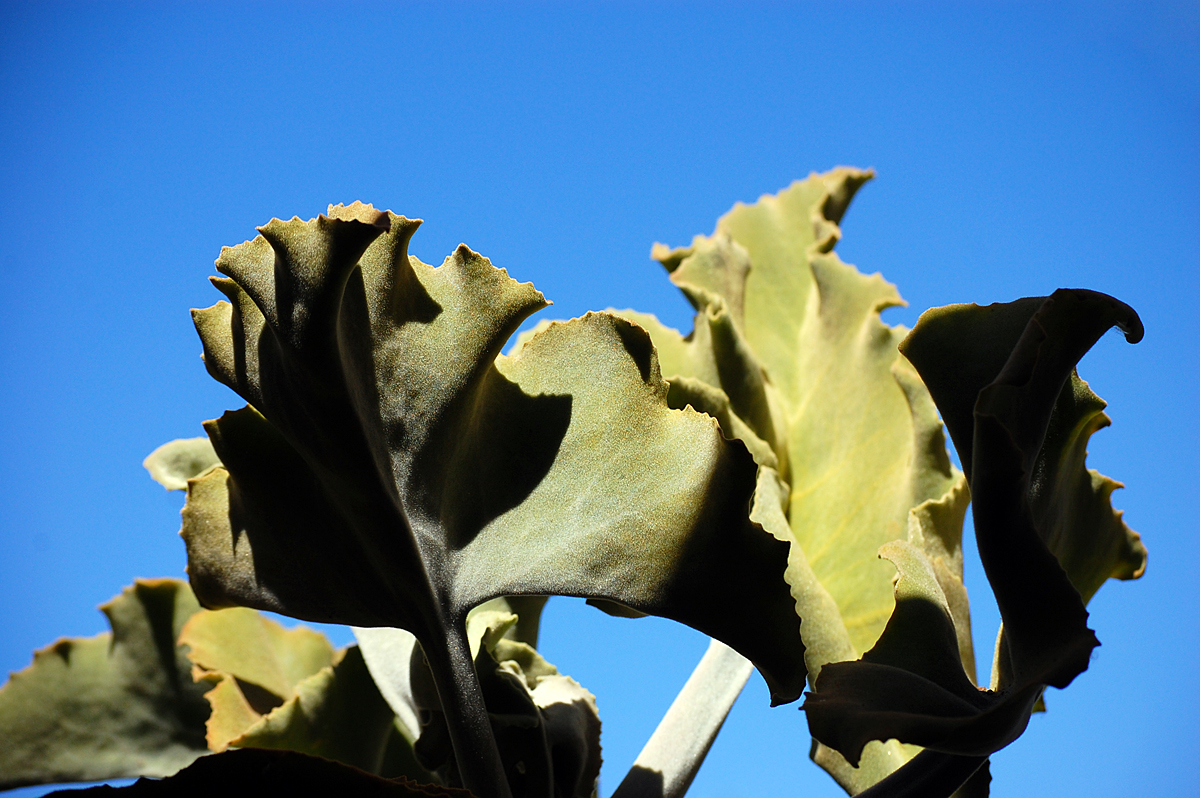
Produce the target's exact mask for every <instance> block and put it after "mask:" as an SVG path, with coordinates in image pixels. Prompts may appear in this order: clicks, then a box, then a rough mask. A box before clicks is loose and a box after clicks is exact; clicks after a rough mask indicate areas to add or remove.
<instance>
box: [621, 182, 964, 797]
mask: <svg viewBox="0 0 1200 798" xmlns="http://www.w3.org/2000/svg"><path fill="white" fill-rule="evenodd" d="M871 176H872V174H871V173H870V172H863V171H859V170H854V169H844V168H839V169H835V170H833V171H831V172H828V173H826V174H821V175H817V174H813V175H811V176H810V177H809V178H808V179H807V180H803V181H798V182H796V183H795V184H793V185H792V186H791V187H789V188H787V189H785V190H783V191H781V192H779V194H777V195H774V196H770V195H768V196H763V197H761V198H760V199H759V200H758V202H756V203H754V204H753V205H743V204H738V205H736V206H735V207H734V208H733V210H731V211H730V212H729V213H727V214H726V215H725V216H723V217H721V219H720V220H719V221H718V222H717V227H716V230H715V231H714V233H713V235H711V236H697V237H696V238H695V239H694V240H693V242H692V244H691V245H690V246H689V247H686V248H682V249H677V250H668V249H667V248H666V247H663V246H662V245H656V247H655V249H654V252H653V256H654V257H655V258H656V259H658V260H660V261H661V262H662V263H663V265H664V266H665V267H666V268H667V270H668V271H669V272H670V276H671V280H672V281H673V282H674V283H675V284H676V285H678V286H679V288H680V289H681V290H682V291H683V292H684V294H685V295H686V296H687V298H688V299H689V301H691V303H692V304H693V306H695V307H696V309H697V311H698V312H697V315H696V320H695V327H694V329H693V331H692V332H691V333H689V334H688V335H687V336H686V337H683V336H681V335H680V334H679V333H678V332H676V331H675V330H671V329H669V328H667V327H665V326H664V325H662V324H661V323H659V322H658V321H657V319H655V318H654V317H652V316H648V315H645V314H637V313H633V312H628V311H626V312H622V315H626V316H627V317H629V318H631V319H632V320H634V321H636V322H637V323H639V324H641V325H643V326H644V327H645V328H646V329H647V330H648V331H649V332H650V334H651V337H652V338H653V340H654V342H655V345H656V347H657V348H658V351H659V355H660V360H661V362H662V367H663V373H664V375H665V376H666V377H667V379H668V380H669V381H670V382H671V384H672V394H673V395H672V400H673V404H676V403H678V405H680V406H682V405H683V404H685V403H687V404H691V405H692V406H693V407H695V408H696V409H700V410H703V411H705V412H709V413H710V414H712V415H714V417H716V418H718V419H719V420H720V423H721V428H722V430H723V431H724V432H725V434H726V435H727V436H729V437H733V438H740V439H742V440H744V441H745V442H746V445H747V447H748V448H749V449H750V451H751V452H753V453H754V454H755V459H756V461H757V462H758V463H759V465H761V466H764V467H769V468H770V469H771V475H770V476H767V477H764V475H763V474H760V480H759V484H760V488H759V490H760V495H759V496H758V497H756V501H755V516H754V517H755V520H757V521H759V522H760V523H762V524H763V526H764V527H765V528H768V529H769V531H771V532H772V534H773V535H774V536H775V537H777V538H779V539H780V540H783V541H786V542H788V543H790V544H791V553H790V560H789V566H788V571H787V580H788V583H789V584H790V585H791V589H792V593H793V596H794V598H795V600H796V611H797V613H798V614H799V616H800V617H801V618H802V619H803V622H802V625H801V635H802V637H803V639H804V643H805V646H806V653H805V659H806V663H807V667H808V671H809V678H810V680H813V679H815V678H816V676H817V675H818V674H819V673H820V670H821V667H822V666H823V665H824V664H826V663H829V662H839V661H845V660H853V659H856V658H857V657H858V656H860V655H861V654H862V653H863V652H864V651H866V650H868V649H869V648H870V647H871V646H872V645H873V644H874V643H875V641H876V640H877V639H878V637H879V635H880V633H881V632H882V631H883V628H884V625H885V623H886V621H887V619H888V617H889V615H890V614H891V612H892V609H893V606H894V601H893V598H892V570H891V569H890V568H889V567H888V566H887V565H886V564H885V563H881V562H879V561H878V560H877V558H876V556H875V555H876V552H877V551H878V549H879V547H880V546H881V545H884V544H886V543H888V542H890V541H893V540H902V539H905V538H906V537H908V536H909V534H910V530H911V525H912V524H913V520H912V519H911V517H910V514H911V513H912V512H914V511H916V510H917V509H918V508H922V507H924V508H926V509H925V510H924V511H922V512H925V513H926V514H928V513H929V512H934V510H932V509H931V508H933V507H934V506H942V505H943V504H945V505H946V507H947V509H946V510H945V511H944V512H941V513H940V514H938V517H937V519H936V523H933V521H934V519H932V518H925V517H924V516H922V518H924V520H925V521H926V522H928V523H927V526H928V532H929V534H930V536H931V537H930V541H929V542H930V545H933V546H935V547H936V549H937V551H936V552H935V554H934V556H936V557H938V558H939V562H940V563H941V566H940V567H941V568H942V570H943V571H944V577H945V579H946V581H947V585H948V587H950V588H952V589H953V590H955V591H956V593H955V607H956V611H955V618H956V620H958V621H959V622H960V632H959V639H960V640H961V642H962V644H963V651H962V656H963V659H964V660H965V661H970V662H972V663H973V661H974V654H973V651H972V650H971V646H970V641H971V637H970V627H969V621H968V615H967V608H966V593H965V590H963V589H961V587H956V584H955V583H957V585H961V579H962V555H961V534H962V523H961V522H962V518H963V513H964V511H965V505H966V501H967V492H966V489H965V480H964V479H963V476H962V474H960V473H959V472H958V471H957V470H956V469H955V468H954V467H953V466H952V465H951V464H950V460H949V456H948V454H947V452H946V446H945V438H944V434H943V432H942V426H941V423H940V420H939V419H938V416H937V411H936V409H935V407H934V404H933V402H932V400H931V399H930V397H929V394H928V392H927V391H926V390H925V387H924V385H923V384H922V383H921V380H920V378H919V377H918V376H917V375H916V373H915V372H914V371H913V369H912V367H911V366H910V365H909V364H908V363H907V361H906V360H905V359H904V358H903V357H902V356H901V355H900V354H899V352H898V349H897V347H898V344H899V342H900V341H901V339H903V337H904V335H905V332H906V331H905V330H904V329H903V328H900V327H889V326H887V325H885V324H883V323H882V322H881V320H880V315H879V314H880V312H881V311H882V310H884V309H886V308H888V307H892V306H895V305H899V304H902V300H901V299H900V296H899V294H897V293H896V290H895V288H894V287H893V286H891V285H890V284H888V283H887V282H885V281H884V280H883V279H882V278H881V277H880V276H879V275H877V274H876V275H872V276H866V275H863V274H861V273H859V272H858V271H857V270H856V269H854V267H852V266H849V265H847V264H845V263H843V262H842V261H841V260H840V259H838V257H837V256H836V255H835V254H833V251H832V250H833V248H834V245H835V244H836V243H837V240H838V238H839V237H840V235H841V233H840V230H839V228H838V222H840V220H841V217H842V214H843V213H844V212H845V210H846V208H847V206H848V205H849V202H850V200H851V198H852V197H853V196H854V193H855V192H856V191H857V190H858V188H859V187H860V186H861V185H862V184H863V183H865V182H866V181H867V180H868V179H870V177H871ZM697 383H701V384H705V385H707V386H709V390H708V391H707V392H706V391H704V390H702V389H699V388H697V387H696V384H697ZM676 384H679V385H680V386H681V388H680V389H679V391H678V398H676V397H675V395H674V394H675V393H676V391H675V388H674V386H675V385H676ZM722 397H723V398H724V400H725V401H724V402H722V401H721V398H722ZM763 447H770V448H771V449H772V450H773V454H774V458H773V459H772V458H768V457H767V456H764V455H763V454H762V453H761V448H763ZM766 494H770V495H771V496H773V497H774V501H775V502H776V503H777V504H778V506H777V507H775V508H771V507H768V504H767V500H766ZM914 753H915V750H914V749H911V748H907V749H906V748H903V747H900V746H898V745H896V744H894V743H887V744H881V745H873V746H871V748H870V749H869V750H868V754H867V755H866V756H865V758H864V761H863V764H862V767H861V768H857V769H856V768H851V767H850V765H849V764H848V763H846V762H845V761H844V760H843V759H842V758H841V756H840V755H838V754H837V753H836V752H833V751H830V750H827V749H822V748H821V747H820V746H818V747H816V748H815V749H814V755H815V756H814V758H816V759H817V761H818V762H819V763H820V764H821V765H822V766H823V767H825V768H826V769H827V770H830V772H831V773H832V774H833V775H834V777H835V778H836V779H837V780H838V781H839V783H841V784H842V785H843V786H844V787H846V789H847V790H848V791H850V792H852V793H853V792H858V791H860V790H862V789H864V788H865V787H867V786H869V785H871V784H873V783H875V782H876V781H878V780H879V779H881V778H883V777H884V776H886V775H887V774H888V773H890V772H892V771H893V770H894V769H895V768H896V767H898V766H899V765H901V764H903V762H904V761H906V760H907V759H908V758H910V757H911V756H912V755H913V754H914Z"/></svg>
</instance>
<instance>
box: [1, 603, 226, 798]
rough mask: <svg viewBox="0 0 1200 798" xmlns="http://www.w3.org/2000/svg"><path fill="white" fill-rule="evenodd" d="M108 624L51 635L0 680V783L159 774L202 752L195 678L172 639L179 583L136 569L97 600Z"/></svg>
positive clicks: (201, 705)
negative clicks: (126, 582)
mask: <svg viewBox="0 0 1200 798" xmlns="http://www.w3.org/2000/svg"><path fill="white" fill-rule="evenodd" d="M100 609H101V610H103V612H104V614H105V615H106V616H108V621H109V624H110V625H111V626H112V632H111V633H107V632H106V633H104V634H101V635H97V636H96V637H92V638H74V639H63V640H59V641H58V642H57V643H55V644H54V645H52V646H49V647H48V648H44V649H42V650H40V651H38V652H36V653H35V654H34V659H33V664H32V665H31V666H30V667H28V668H26V669H25V670H23V671H20V672H18V673H14V674H13V675H12V676H11V678H10V679H9V682H8V683H7V684H6V685H4V687H3V688H2V689H0V739H3V740H4V745H3V746H0V774H3V775H2V776H0V789H12V788H14V787H20V786H24V785H30V784H54V783H62V782H77V781H101V780H105V779H119V778H132V777H135V776H143V775H144V776H166V775H169V774H171V773H174V772H175V771H177V770H179V769H180V768H181V767H184V766H186V765H187V764H189V763H190V762H192V760H194V759H195V758H196V757H198V756H201V755H202V754H205V753H207V750H208V749H207V747H206V746H205V744H204V721H205V718H206V717H207V716H208V705H207V703H206V702H205V701H204V697H203V692H204V688H203V686H201V685H196V684H193V683H192V680H191V678H190V676H189V675H188V668H189V666H188V662H187V660H186V659H185V658H184V656H183V652H182V651H181V650H179V649H177V648H176V645H175V639H176V636H177V635H178V633H179V629H180V628H181V627H182V626H183V624H184V622H185V621H186V620H187V619H188V617H189V616H191V615H192V613H194V612H196V611H197V610H198V609H199V606H198V605H197V604H196V600H195V598H193V596H192V593H191V591H190V590H188V588H187V585H185V584H184V583H182V582H180V581H178V580H174V579H141V580H138V581H137V582H135V583H134V585H133V586H132V587H128V588H125V590H124V591H122V592H121V594H120V595H118V596H117V597H115V598H114V599H113V600H112V601H109V602H108V603H107V604H103V605H101V607H100Z"/></svg>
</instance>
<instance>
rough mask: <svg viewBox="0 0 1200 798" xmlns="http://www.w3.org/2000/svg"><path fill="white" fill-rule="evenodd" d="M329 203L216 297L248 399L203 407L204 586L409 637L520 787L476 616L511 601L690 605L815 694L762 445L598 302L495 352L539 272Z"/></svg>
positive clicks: (233, 372)
mask: <svg viewBox="0 0 1200 798" xmlns="http://www.w3.org/2000/svg"><path fill="white" fill-rule="evenodd" d="M330 214H331V217H332V218H326V217H320V218H319V219H316V220H313V221H310V222H302V221H300V220H298V219H293V220H292V221H290V222H281V221H278V220H275V221H272V222H271V223H270V224H268V225H266V226H265V227H263V228H262V229H261V231H262V236H260V237H259V238H257V239H255V240H254V241H251V242H247V243H246V244H243V245H241V246H239V247H235V248H232V249H228V248H227V249H226V250H224V251H223V253H222V257H221V259H220V260H219V261H218V269H219V270H220V271H222V272H223V273H225V274H228V275H230V276H231V278H232V279H216V280H214V282H215V284H216V285H217V287H218V288H220V289H221V290H222V291H223V292H224V293H225V294H226V296H227V297H229V299H230V300H231V304H227V303H219V304H218V305H216V306H214V307H213V308H209V309H208V310H204V311H196V312H195V320H196V325H197V329H198V330H199V332H200V335H201V338H202V340H203V342H204V348H205V363H206V365H207V367H208V369H209V371H210V373H211V374H212V375H213V376H214V377H216V378H217V379H218V380H220V381H222V382H224V383H225V384H226V385H228V386H230V387H231V388H233V389H234V390H236V391H238V392H239V393H240V394H241V395H242V396H243V397H244V398H245V399H246V400H247V401H249V402H250V403H251V405H252V406H253V407H251V408H246V409H244V410H241V411H237V412H234V413H227V414H226V415H225V416H223V417H222V418H221V419H220V420H218V421H215V422H209V423H208V424H207V425H206V430H207V431H208V433H209V436H210V438H211V439H212V442H213V445H214V447H215V449H216V451H217V454H218V455H219V457H220V459H221V461H222V463H223V464H224V466H223V467H218V468H215V469H213V470H212V471H210V472H208V473H207V474H206V475H204V476H202V477H201V478H199V479H196V480H193V481H192V482H191V484H190V485H189V491H188V503H187V506H186V507H185V508H184V529H183V534H184V538H185V541H186V543H187V546H188V555H189V575H190V578H191V580H192V584H193V587H194V589H195V590H196V591H197V595H198V596H199V597H200V598H201V601H202V603H204V604H205V605H206V606H209V607H214V608H215V607H222V606H230V605H238V604H240V605H244V606H251V607H256V608H260V609H269V610H274V611H278V612H283V613H285V614H289V615H293V616H295V617H300V618H304V619H308V620H315V621H330V622H338V623H350V624H353V625H357V626H390V627H398V628H404V629H408V630H409V631H411V632H412V633H413V634H414V635H416V637H417V639H418V640H420V641H421V644H422V647H423V649H424V651H425V654H426V656H427V657H428V659H429V661H430V665H431V668H432V672H433V674H434V678H435V680H437V685H438V691H439V693H440V694H441V696H442V699H443V703H446V704H447V705H450V706H456V707H457V711H456V713H455V714H456V715H457V716H459V717H461V718H464V719H465V720H464V722H463V724H462V726H461V727H459V726H453V725H452V727H451V733H452V735H456V738H455V739H456V747H460V748H463V749H464V750H475V751H478V752H480V756H479V757H478V765H477V767H478V772H476V773H474V774H473V775H467V774H464V777H465V778H467V779H468V784H470V785H471V786H472V788H473V789H475V790H476V791H477V792H481V793H484V792H486V791H487V790H489V789H500V790H502V789H503V787H502V786H500V787H487V786H486V785H487V783H488V782H489V780H490V779H491V778H492V776H491V775H488V774H494V773H495V772H496V770H497V769H498V768H499V767H500V765H499V763H498V761H497V760H496V759H495V758H494V757H493V756H492V755H491V754H490V753H489V751H491V750H493V748H492V745H491V743H490V741H489V740H487V739H486V735H485V737H479V736H478V735H481V734H484V733H485V729H484V726H483V725H482V724H481V723H480V722H478V721H479V719H478V718H476V719H474V720H472V717H473V715H472V713H473V712H476V711H477V710H474V709H472V707H474V706H476V705H478V703H479V700H478V687H477V685H475V683H474V681H475V680H474V674H473V671H472V669H471V663H470V660H469V658H468V654H467V651H466V645H465V640H464V632H463V631H462V625H463V623H464V619H465V616H466V613H467V611H468V610H469V609H470V608H471V607H474V606H476V605H478V604H480V603H482V602H484V601H486V600H488V599H491V598H495V597H497V596H501V595H549V594H566V595H578V596H585V597H589V598H599V599H607V600H610V601H615V602H618V603H620V604H623V605H626V606H628V607H631V608H633V609H635V610H638V611H641V612H648V613H653V614H658V615H663V616H665V617H669V618H673V619H675V620H678V621H681V622H683V623H686V624H688V625H691V626H694V627H695V628H697V629H700V630H701V631H703V632H705V633H707V634H709V635H711V636H713V637H717V638H718V639H722V640H724V641H725V642H726V643H728V644H729V645H731V646H732V647H734V648H735V649H738V650H739V651H741V652H742V653H744V654H745V655H746V656H748V657H749V658H750V659H751V660H752V661H754V662H755V664H756V665H757V666H758V667H759V669H760V671H761V672H762V673H763V674H764V676H765V677H766V679H767V682H768V684H769V685H770V686H771V689H772V694H773V697H774V699H775V700H776V701H786V700H791V699H792V698H793V697H795V696H796V695H798V694H799V692H800V689H801V686H802V682H803V664H802V646H801V643H800V641H799V639H798V638H797V637H796V634H795V628H796V618H795V616H794V613H793V611H792V609H791V606H790V605H791V601H790V599H789V597H788V596H787V594H786V592H785V589H784V586H783V585H782V584H781V583H779V581H778V578H777V574H779V573H781V572H782V570H783V568H784V556H785V553H784V550H783V547H782V546H780V545H779V544H777V543H776V542H775V541H772V540H771V539H770V538H768V537H767V536H764V535H762V534H761V531H760V530H758V529H757V527H755V526H754V525H753V524H751V523H750V522H749V521H748V519H746V517H745V508H746V507H747V506H748V504H749V500H750V496H751V492H752V490H753V486H754V480H753V474H754V470H753V468H754V467H753V461H752V459H751V457H750V456H749V455H748V454H747V453H746V451H745V450H744V448H743V447H742V446H741V445H740V444H731V443H729V442H726V441H725V440H724V439H723V438H722V437H721V435H720V433H719V431H718V430H717V428H716V425H715V424H714V423H713V422H712V421H711V420H710V419H708V418H707V417H706V416H703V415H701V414H699V413H695V412H691V411H674V410H671V409H670V408H669V407H668V406H667V403H666V393H667V386H666V384H665V383H664V382H663V381H662V379H661V377H660V376H659V371H658V365H657V361H656V359H655V356H654V353H653V348H652V347H651V345H650V342H649V340H648V339H647V337H646V336H645V334H644V333H643V332H642V331H641V330H639V329H638V328H636V327H634V326H632V325H630V324H629V323H627V322H624V321H621V320H618V319H615V318H613V317H611V316H607V315H603V314H589V315H587V316H585V317H583V318H582V319H577V320H575V321H572V322H569V323H566V324H560V325H554V326H551V327H550V328H548V329H546V330H545V331H543V332H542V333H541V334H539V335H538V336H536V337H535V338H534V339H533V340H531V341H529V342H528V343H527V344H526V345H525V346H523V347H521V348H520V350H519V351H517V352H516V353H514V355H513V356H512V357H501V356H498V353H499V351H500V349H501V347H502V345H503V343H504V341H505V339H506V338H507V337H508V336H509V335H510V334H511V333H512V332H513V330H515V328H516V327H517V325H518V324H519V323H520V322H521V320H522V319H523V318H525V316H527V315H528V314H529V313H531V312H533V311H534V310H537V309H538V308H540V307H542V306H544V304H545V301H544V299H543V298H542V297H541V295H540V294H539V293H537V292H536V291H535V290H534V289H533V288H532V287H531V286H529V285H528V284H518V283H516V282H515V281H513V280H511V279H510V278H509V277H508V276H507V274H506V273H505V272H504V271H503V270H497V269H495V268H493V267H492V266H491V264H490V263H489V262H488V261H487V260H486V259H484V258H481V257H479V256H478V255H476V254H475V253H473V252H471V251H470V250H469V249H467V248H466V247H465V246H463V247H459V249H458V250H456V251H455V253H454V254H453V255H452V256H451V257H450V258H448V259H447V260H446V262H445V263H444V264H443V265H442V266H441V267H439V268H437V269H434V268H432V267H430V266H427V265H425V264H423V263H421V262H420V261H418V260H416V259H415V258H410V257H409V256H408V255H407V244H408V239H409V237H410V236H411V235H412V233H413V232H414V231H415V229H416V227H417V224H418V223H417V222H412V221H409V220H407V219H404V218H403V217H398V216H394V215H391V214H385V213H379V212H376V211H374V209H372V208H370V206H363V205H361V204H355V205H352V206H350V207H343V206H338V207H336V208H331V209H330ZM746 604H750V605H752V606H756V607H759V608H760V611H759V612H758V613H756V614H755V615H754V616H753V617H751V618H748V619H747V618H745V617H744V616H743V615H742V614H741V613H739V612H736V611H735V610H734V608H735V607H741V606H745V605H746ZM473 767H475V765H473ZM488 794H492V793H488ZM497 794H499V793H497Z"/></svg>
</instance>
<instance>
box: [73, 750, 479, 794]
mask: <svg viewBox="0 0 1200 798" xmlns="http://www.w3.org/2000/svg"><path fill="white" fill-rule="evenodd" d="M231 785H236V788H237V791H238V792H244V793H246V794H250V795H306V794H316V795H321V794H331V795H354V796H362V798H473V796H472V794H471V793H470V792H468V791H467V790H461V789H455V788H452V787H442V786H440V785H436V784H419V783H417V782H414V781H410V780H408V779H405V778H403V777H401V778H399V779H397V780H395V781H393V780H391V779H384V778H380V777H378V776H373V775H371V774H369V773H364V772H362V771H361V770H358V769H357V768H353V767H350V766H348V765H343V764H339V763H337V762H331V761H329V760H328V759H322V758H320V757H316V756H310V755H308V754H301V753H297V752H296V751H267V750H262V749H253V748H251V749H245V750H241V751H226V752H225V753H223V754H213V755H212V756H206V757H204V758H203V759H201V760H199V761H197V762H195V763H193V764H192V765H190V766H189V767H187V768H185V769H183V770H182V771H180V772H179V773H177V774H175V775H174V776H171V777H169V778H166V779H163V780H161V781H151V780H149V779H138V781H137V782H136V783H134V784H131V785H129V786H128V787H109V786H107V785H102V786H99V787H91V788H89V789H86V790H72V791H70V792H68V791H66V790H63V791H61V792H54V793H51V795H76V794H79V795H87V794H88V793H92V794H98V795H109V794H111V793H113V792H124V793H125V794H126V795H130V796H153V797H154V798H157V796H164V798H166V797H168V796H169V797H170V798H174V796H179V795H189V796H190V795H217V794H222V793H227V792H229V791H230V786H231Z"/></svg>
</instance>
